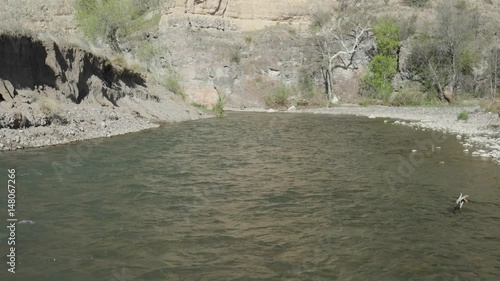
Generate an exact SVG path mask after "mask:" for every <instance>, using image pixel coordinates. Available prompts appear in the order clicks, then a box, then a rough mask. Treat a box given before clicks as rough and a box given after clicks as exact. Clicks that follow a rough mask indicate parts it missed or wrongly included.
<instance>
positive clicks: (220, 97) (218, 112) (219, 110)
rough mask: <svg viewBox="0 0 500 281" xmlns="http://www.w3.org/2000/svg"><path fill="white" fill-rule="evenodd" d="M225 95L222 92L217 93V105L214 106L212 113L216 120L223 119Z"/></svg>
mask: <svg viewBox="0 0 500 281" xmlns="http://www.w3.org/2000/svg"><path fill="white" fill-rule="evenodd" d="M226 101H227V95H226V94H225V93H224V92H219V91H217V103H216V104H215V105H214V108H213V109H212V111H213V112H214V113H215V116H216V117H218V118H221V117H224V106H225V105H226Z"/></svg>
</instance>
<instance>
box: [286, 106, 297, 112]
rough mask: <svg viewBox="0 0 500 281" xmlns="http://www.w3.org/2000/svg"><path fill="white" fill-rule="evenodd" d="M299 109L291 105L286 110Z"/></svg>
mask: <svg viewBox="0 0 500 281" xmlns="http://www.w3.org/2000/svg"><path fill="white" fill-rule="evenodd" d="M295 110H297V108H295V106H293V105H292V106H290V107H289V108H288V109H287V110H286V111H295Z"/></svg>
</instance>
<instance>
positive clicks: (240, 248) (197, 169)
mask: <svg viewBox="0 0 500 281" xmlns="http://www.w3.org/2000/svg"><path fill="white" fill-rule="evenodd" d="M419 142H423V143H426V144H428V145H427V146H426V147H427V148H428V149H427V150H425V149H423V148H418V143H419ZM438 142H439V143H438ZM431 143H432V144H434V145H435V146H441V147H442V149H441V150H438V149H436V148H435V149H434V152H432V151H431V148H430V147H431V146H430V144H431ZM412 149H417V150H419V152H417V153H416V154H411V150H412ZM412 161H413V162H412ZM441 161H443V162H444V163H440V162H441ZM412 163H418V164H419V165H415V164H412ZM0 167H1V168H2V171H1V175H0V179H1V182H2V185H1V189H0V210H1V213H2V215H1V218H2V221H0V225H6V216H7V211H6V209H7V206H6V199H5V198H6V189H7V188H6V185H7V171H6V169H7V168H15V169H16V170H17V172H16V174H17V178H18V181H17V206H16V207H17V208H16V211H17V216H18V219H19V220H32V221H33V222H35V223H34V224H18V225H17V229H16V235H17V236H16V239H17V268H16V271H17V273H16V274H15V275H12V274H9V273H7V266H6V261H7V258H6V252H7V235H8V233H7V231H6V228H5V227H1V228H0V250H1V258H0V260H1V261H2V262H1V266H0V280H29V281H32V280H51V281H56V280H61V281H66V280H85V281H87V280H106V281H110V280H111V281H129V280H130V281H131V280H500V167H499V166H497V165H494V164H492V163H490V162H487V161H481V160H477V159H472V158H470V157H469V156H466V155H463V153H462V150H461V146H460V144H459V143H458V142H457V140H456V139H455V138H454V137H448V138H447V139H446V140H444V141H442V140H441V139H440V138H436V136H434V138H433V135H432V134H431V133H430V132H416V131H412V130H411V129H409V128H405V127H400V126H396V125H389V124H384V123H383V121H382V120H381V119H367V118H357V117H342V116H328V115H312V114H310V115H301V114H275V115H271V114H247V113H232V114H230V115H229V116H228V117H226V118H223V119H206V120H199V121H194V122H185V123H179V124H173V125H167V126H166V127H163V128H160V129H155V130H149V131H145V132H141V133H137V134H129V135H125V136H118V137H113V138H109V139H102V140H99V142H98V143H95V142H83V143H80V144H73V145H67V146H59V147H54V148H45V149H33V150H26V151H16V152H8V153H0ZM398 170H399V171H400V172H401V175H403V176H404V177H403V180H394V176H392V177H391V178H389V180H388V177H387V175H388V174H390V175H398V174H400V173H399V172H398ZM460 192H463V193H466V194H469V195H470V199H471V200H470V201H471V202H470V203H467V204H466V205H465V207H464V209H463V210H462V211H461V212H460V213H457V214H454V213H453V212H451V208H452V207H453V204H454V202H453V201H454V199H456V198H457V197H458V194H459V193H460Z"/></svg>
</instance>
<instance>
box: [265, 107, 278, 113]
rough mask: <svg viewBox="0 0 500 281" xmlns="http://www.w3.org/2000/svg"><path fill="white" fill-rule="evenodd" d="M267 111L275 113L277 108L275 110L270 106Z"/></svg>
mask: <svg viewBox="0 0 500 281" xmlns="http://www.w3.org/2000/svg"><path fill="white" fill-rule="evenodd" d="M267 112H269V113H273V112H276V110H274V109H272V108H269V109H268V110H267Z"/></svg>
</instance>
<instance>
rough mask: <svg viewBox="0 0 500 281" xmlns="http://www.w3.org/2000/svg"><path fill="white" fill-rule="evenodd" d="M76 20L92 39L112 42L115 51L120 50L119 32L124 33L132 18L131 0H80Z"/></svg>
mask: <svg viewBox="0 0 500 281" xmlns="http://www.w3.org/2000/svg"><path fill="white" fill-rule="evenodd" d="M75 5H76V6H75V8H76V22H77V24H78V27H80V29H81V30H82V31H83V34H84V35H85V36H86V37H87V38H89V39H90V40H91V41H98V40H101V41H103V42H106V43H108V44H110V46H111V49H112V50H113V51H117V52H118V51H120V49H119V46H118V36H119V35H118V34H119V32H121V33H124V32H125V30H126V29H127V28H128V26H129V24H130V22H131V19H132V14H133V11H132V8H131V7H133V5H132V2H131V1H130V0H107V1H97V0H78V1H76V4H75Z"/></svg>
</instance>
